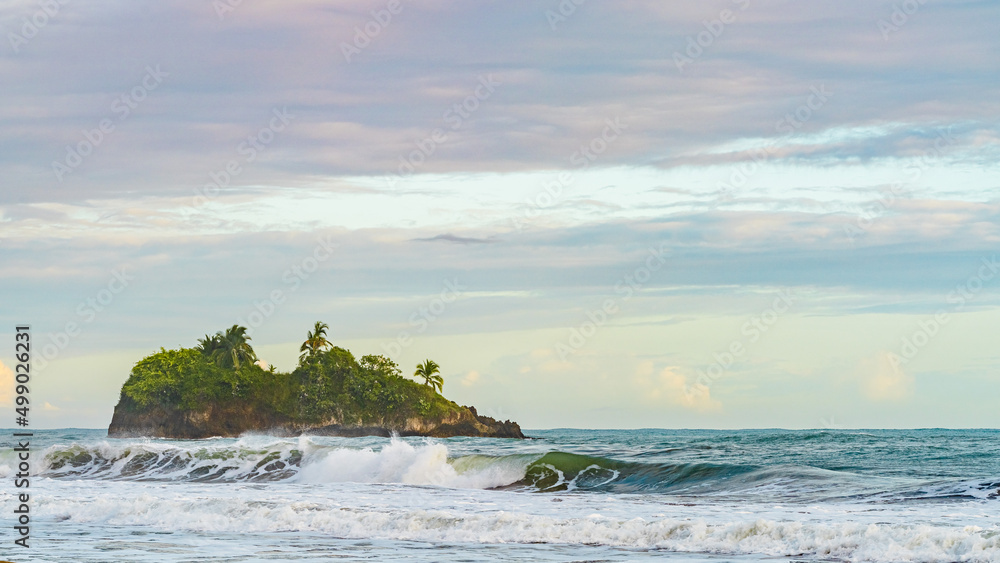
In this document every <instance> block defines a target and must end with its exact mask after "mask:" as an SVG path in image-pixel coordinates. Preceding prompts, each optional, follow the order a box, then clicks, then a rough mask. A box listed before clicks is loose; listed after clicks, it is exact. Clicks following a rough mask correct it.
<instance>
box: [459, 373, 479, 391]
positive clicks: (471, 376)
mask: <svg viewBox="0 0 1000 563" xmlns="http://www.w3.org/2000/svg"><path fill="white" fill-rule="evenodd" d="M477 381H479V372H478V371H476V370H472V371H470V372H469V373H467V374H465V377H463V378H462V379H461V380H460V381H459V383H461V384H462V386H464V387H471V386H473V385H475V384H476V382H477Z"/></svg>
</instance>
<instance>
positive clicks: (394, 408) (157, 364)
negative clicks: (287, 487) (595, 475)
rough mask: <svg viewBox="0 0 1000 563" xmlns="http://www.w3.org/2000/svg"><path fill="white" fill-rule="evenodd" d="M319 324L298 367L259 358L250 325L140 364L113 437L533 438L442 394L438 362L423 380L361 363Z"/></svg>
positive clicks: (383, 364)
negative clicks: (278, 365) (248, 332)
mask: <svg viewBox="0 0 1000 563" xmlns="http://www.w3.org/2000/svg"><path fill="white" fill-rule="evenodd" d="M327 328H328V327H327V325H326V324H325V323H316V325H315V327H314V330H312V331H310V332H309V333H308V335H307V339H306V341H305V342H304V343H303V344H302V347H301V348H300V351H301V352H302V355H301V356H300V357H299V363H298V366H296V368H295V369H294V370H293V371H292V372H291V373H282V372H279V371H277V370H275V369H274V367H273V366H271V367H270V368H269V369H265V367H264V366H262V365H261V363H259V362H258V360H257V357H256V355H255V354H254V352H253V349H252V348H251V346H250V344H249V340H250V337H249V336H247V335H246V328H244V327H241V326H236V325H234V326H233V327H231V328H229V329H228V330H226V331H225V332H218V333H216V334H215V335H214V336H208V335H206V336H205V338H203V339H200V340H199V345H198V346H197V347H195V348H180V349H177V350H166V349H163V348H161V349H160V351H159V352H156V353H154V354H152V355H150V356H147V357H146V358H143V359H142V360H140V361H139V362H138V363H136V364H135V366H134V367H133V368H132V371H131V373H130V374H129V378H128V380H127V381H126V382H125V384H124V385H123V386H122V390H121V396H120V398H119V400H118V405H116V406H115V412H114V415H113V417H112V419H111V425H110V426H109V427H108V436H110V437H138V436H144V437H160V438H178V439H195V438H210V437H214V436H239V435H241V434H244V433H247V432H260V433H268V434H274V435H282V436H289V435H300V434H314V435H328V436H373V435H374V436H390V435H392V434H398V435H400V436H433V437H450V436H482V437H494V438H524V435H523V434H522V433H521V428H520V426H518V424H517V423H516V422H511V421H509V420H507V421H503V422H501V421H497V420H494V419H492V418H490V417H487V416H482V415H479V414H478V413H477V412H476V409H475V408H474V407H464V406H460V405H458V404H457V403H455V402H453V401H449V400H448V399H445V398H444V397H443V396H442V395H441V394H440V393H439V391H440V390H441V388H442V386H443V380H442V378H441V375H440V374H439V369H438V366H437V364H436V363H434V362H432V361H430V360H427V361H425V362H424V363H422V364H420V365H418V366H417V369H416V371H415V372H414V376H415V377H417V378H418V379H423V383H422V384H421V383H418V382H417V381H414V380H412V379H407V378H405V377H403V375H402V372H401V371H400V369H399V367H398V366H397V365H396V363H395V362H393V361H392V360H391V359H389V358H387V357H385V356H377V355H368V356H363V357H361V358H360V359H355V357H354V356H353V355H352V354H351V353H350V352H349V351H348V350H345V349H343V348H340V347H337V346H333V345H331V344H330V343H329V342H328V341H327V340H326V330H327Z"/></svg>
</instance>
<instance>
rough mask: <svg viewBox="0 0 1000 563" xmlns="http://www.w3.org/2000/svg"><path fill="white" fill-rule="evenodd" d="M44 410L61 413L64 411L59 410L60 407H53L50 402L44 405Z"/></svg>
mask: <svg viewBox="0 0 1000 563" xmlns="http://www.w3.org/2000/svg"><path fill="white" fill-rule="evenodd" d="M42 410H44V411H61V410H62V409H61V408H59V407H57V406H55V405H53V404H52V403H50V402H48V401H45V404H44V405H42Z"/></svg>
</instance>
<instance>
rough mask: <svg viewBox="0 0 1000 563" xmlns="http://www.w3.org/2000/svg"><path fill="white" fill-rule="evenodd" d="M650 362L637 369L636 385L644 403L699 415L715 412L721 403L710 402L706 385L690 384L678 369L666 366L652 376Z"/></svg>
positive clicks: (720, 407)
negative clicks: (671, 407)
mask: <svg viewBox="0 0 1000 563" xmlns="http://www.w3.org/2000/svg"><path fill="white" fill-rule="evenodd" d="M654 372H655V370H654V367H653V362H643V363H641V364H639V367H638V368H637V369H636V374H635V383H636V385H637V386H638V387H639V389H640V391H641V392H642V393H643V399H644V400H645V401H648V402H652V403H666V404H670V405H676V406H681V407H684V408H686V409H690V410H693V411H698V412H718V411H721V410H722V403H720V402H719V401H717V400H716V399H713V398H712V394H711V391H710V389H709V388H708V386H707V385H704V384H702V383H693V384H692V383H690V382H689V381H688V378H687V377H685V376H684V374H682V373H681V372H680V368H679V367H675V366H668V367H665V368H663V369H662V370H660V372H659V373H654Z"/></svg>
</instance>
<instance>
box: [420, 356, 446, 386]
mask: <svg viewBox="0 0 1000 563" xmlns="http://www.w3.org/2000/svg"><path fill="white" fill-rule="evenodd" d="M440 373H441V366H439V365H437V363H436V362H434V361H433V360H424V363H422V364H417V370H416V371H414V372H413V377H416V378H418V379H419V378H423V379H424V385H429V386H430V388H431V389H435V390H437V391H438V392H441V390H442V389H444V378H443V377H441V375H440Z"/></svg>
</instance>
